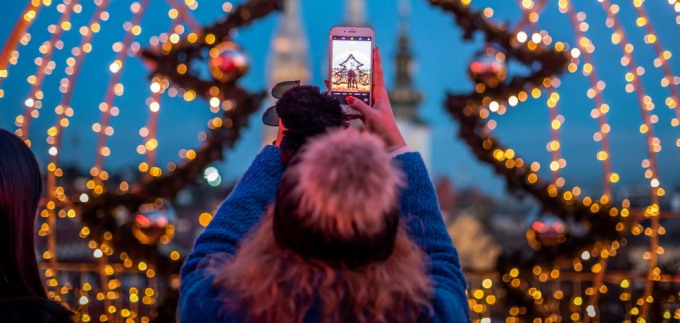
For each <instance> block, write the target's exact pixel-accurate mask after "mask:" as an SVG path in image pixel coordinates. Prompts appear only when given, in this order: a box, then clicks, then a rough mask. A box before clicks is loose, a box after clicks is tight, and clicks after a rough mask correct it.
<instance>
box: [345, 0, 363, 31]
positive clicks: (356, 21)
mask: <svg viewBox="0 0 680 323" xmlns="http://www.w3.org/2000/svg"><path fill="white" fill-rule="evenodd" d="M345 26H352V27H364V26H367V24H366V4H365V3H364V0H347V1H346V2H345Z"/></svg>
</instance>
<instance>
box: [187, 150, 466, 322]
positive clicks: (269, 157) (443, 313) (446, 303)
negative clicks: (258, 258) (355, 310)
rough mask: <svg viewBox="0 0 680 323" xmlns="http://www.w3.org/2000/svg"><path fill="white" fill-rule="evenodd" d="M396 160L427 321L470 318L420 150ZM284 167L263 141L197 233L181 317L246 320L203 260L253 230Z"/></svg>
mask: <svg viewBox="0 0 680 323" xmlns="http://www.w3.org/2000/svg"><path fill="white" fill-rule="evenodd" d="M396 161H398V162H399V164H401V167H402V169H403V172H404V174H405V175H406V183H407V186H406V188H404V189H402V191H401V194H400V203H401V209H402V220H404V221H408V222H407V227H408V228H409V235H410V236H411V238H412V239H414V241H416V243H417V244H418V245H419V246H420V248H421V249H422V250H423V251H424V252H425V253H426V254H427V256H428V258H429V263H430V265H429V270H428V274H429V275H430V276H431V277H432V280H433V281H434V283H435V290H434V293H433V295H434V298H433V300H432V308H433V309H434V313H430V314H431V322H468V321H469V320H470V316H469V311H468V303H467V297H466V295H465V285H466V283H465V278H464V277H463V274H462V271H461V268H460V264H459V260H458V254H457V252H456V249H455V248H454V246H453V244H452V242H451V238H450V237H449V236H448V234H447V232H446V227H445V226H444V222H443V220H442V217H441V213H440V211H439V206H438V204H437V197H436V195H435V192H434V188H433V186H432V183H431V182H430V179H429V177H428V175H427V170H426V169H425V165H424V164H423V161H422V158H421V157H420V154H418V153H406V154H402V155H399V156H397V158H396ZM283 169H284V168H283V165H282V164H281V161H280V158H279V150H278V148H276V147H274V146H267V147H265V148H264V150H263V151H262V152H261V153H260V154H259V155H258V156H257V157H256V158H255V160H254V161H253V163H252V164H251V166H250V167H249V169H248V170H247V171H246V173H245V174H244V175H243V177H242V178H241V180H240V181H239V183H238V184H237V185H236V187H235V188H234V191H233V192H232V193H231V195H230V196H229V197H228V198H227V199H226V200H225V201H224V202H223V203H222V205H221V206H220V208H219V210H218V211H217V213H216V214H215V217H214V218H213V220H212V221H211V222H210V225H208V227H207V228H206V230H205V232H203V233H202V234H201V235H200V236H199V237H198V239H197V240H196V243H195V245H194V249H193V251H192V252H191V254H190V255H189V256H188V257H187V260H186V262H185V264H184V266H183V267H182V271H181V278H182V283H181V286H180V300H179V313H178V314H179V321H180V322H200V323H206V322H243V321H246V317H245V316H244V313H241V312H232V311H229V310H228V309H227V308H225V306H224V303H223V301H222V299H223V298H224V296H225V295H227V296H228V295H229V291H224V290H220V289H219V288H218V287H216V286H214V285H213V280H214V278H215V275H214V273H213V272H212V271H211V270H210V269H209V268H208V267H207V266H204V265H202V264H205V263H207V262H208V261H210V259H212V258H214V257H215V256H216V255H227V256H229V255H234V254H235V253H236V250H237V248H238V244H239V242H240V241H241V239H243V237H244V236H245V235H246V234H247V233H248V232H250V231H252V230H253V227H254V226H256V225H257V223H258V222H259V221H260V219H261V218H262V216H263V215H264V213H265V210H266V208H267V206H268V205H269V204H270V203H271V202H273V200H274V197H275V196H276V191H277V189H278V186H279V181H280V179H281V175H282V174H283ZM319 313H320V311H319V310H318V309H312V310H311V311H310V312H309V313H308V314H307V317H306V320H305V321H306V322H318V321H319Z"/></svg>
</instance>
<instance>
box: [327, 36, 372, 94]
mask: <svg viewBox="0 0 680 323" xmlns="http://www.w3.org/2000/svg"><path fill="white" fill-rule="evenodd" d="M371 44H372V42H371V37H356V36H333V39H332V44H331V71H330V73H331V75H330V80H331V95H333V96H335V97H337V98H338V99H339V100H340V102H341V103H345V98H346V97H347V96H354V97H355V98H357V99H360V100H363V101H364V102H366V103H367V104H370V101H371V100H370V94H371V78H372V75H371V74H372V68H373V66H371V64H372V59H371V57H372V55H371V54H372V53H371V52H372V48H371V47H372V45H371Z"/></svg>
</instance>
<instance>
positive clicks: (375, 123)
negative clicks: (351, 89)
mask: <svg viewBox="0 0 680 323" xmlns="http://www.w3.org/2000/svg"><path fill="white" fill-rule="evenodd" d="M373 64H374V66H375V69H374V73H375V74H374V77H373V79H374V84H373V92H372V95H371V96H372V98H373V99H374V100H375V103H374V104H373V106H372V107H371V106H370V105H368V104H366V102H364V101H362V100H359V99H358V98H355V97H354V96H347V99H346V100H347V103H348V104H349V105H350V107H352V108H353V109H355V110H357V111H359V112H361V114H362V116H361V119H362V120H363V121H364V125H365V126H366V129H367V130H368V131H370V132H372V133H375V134H376V135H378V136H380V137H381V138H382V139H383V140H384V141H385V146H386V147H387V150H388V151H389V152H392V151H395V150H397V149H399V148H402V147H404V146H406V141H405V140H404V137H403V136H402V135H401V131H400V130H399V127H398V126H397V121H396V120H395V118H394V112H392V105H391V104H390V98H389V96H388V95H387V89H386V88H385V76H384V73H383V66H382V60H381V58H380V52H379V51H378V49H377V48H376V49H375V50H373Z"/></svg>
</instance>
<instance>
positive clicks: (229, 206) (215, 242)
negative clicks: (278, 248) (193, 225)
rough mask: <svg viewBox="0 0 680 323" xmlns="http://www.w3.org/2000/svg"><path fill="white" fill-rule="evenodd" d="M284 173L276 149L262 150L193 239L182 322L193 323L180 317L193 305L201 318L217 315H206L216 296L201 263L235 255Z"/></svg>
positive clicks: (184, 279)
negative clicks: (218, 255) (198, 310)
mask: <svg viewBox="0 0 680 323" xmlns="http://www.w3.org/2000/svg"><path fill="white" fill-rule="evenodd" d="M283 169H284V167H283V165H282V164H281V160H280V157H279V149H278V148H277V147H274V146H267V147H265V148H264V149H263V150H262V151H261V152H260V153H259V154H258V155H257V157H255V160H254V161H253V163H252V164H251V165H250V167H249V168H248V170H247V171H246V172H245V174H243V176H242V177H241V179H240V180H239V182H238V183H237V184H236V186H235V187H234V190H233V191H232V192H231V194H230V195H229V197H227V199H226V200H225V201H224V202H222V205H221V206H220V208H219V209H218V210H217V213H215V217H214V218H213V220H212V221H211V222H210V224H209V225H208V227H207V228H206V229H205V231H204V232H203V233H202V234H201V235H200V236H199V237H198V238H197V239H196V243H195V244H194V248H193V250H192V252H191V253H190V254H189V256H188V257H187V259H186V261H185V263H184V266H182V270H181V273H180V274H181V279H182V283H181V287H180V300H179V314H180V319H181V320H182V321H186V319H189V320H192V319H193V318H190V317H184V318H182V316H183V315H187V314H189V313H193V312H195V311H196V309H195V308H193V309H192V307H194V306H196V305H198V306H199V307H204V312H203V313H201V315H212V314H215V315H216V314H217V313H206V312H212V311H211V308H213V307H215V306H217V304H216V303H214V301H216V296H217V294H216V293H215V291H214V289H213V288H212V280H213V277H211V275H210V274H209V273H208V272H207V271H206V269H205V268H203V266H200V265H201V262H202V261H203V260H206V259H207V258H208V257H210V256H211V255H216V254H226V255H233V254H235V253H236V250H237V249H238V244H239V242H240V241H241V239H243V237H244V236H245V235H246V234H247V233H248V232H249V231H250V230H251V228H252V227H253V226H254V225H256V224H257V223H258V222H259V221H260V219H261V218H262V216H263V214H264V212H265V210H266V208H267V206H268V205H269V204H270V203H271V202H273V201H274V198H275V197H276V191H277V189H278V186H279V181H280V179H281V175H282V174H283ZM206 293H207V294H211V297H207V294H206ZM208 298H211V299H208ZM210 304H213V305H214V306H211V305H210ZM196 314H198V313H196ZM213 317H214V316H213ZM194 318H195V317H194Z"/></svg>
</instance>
